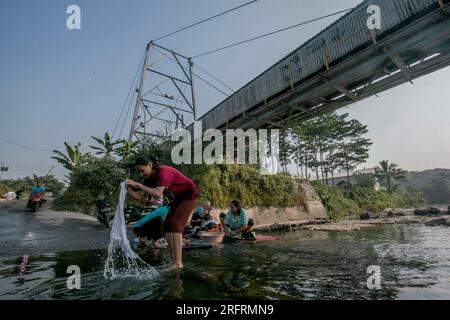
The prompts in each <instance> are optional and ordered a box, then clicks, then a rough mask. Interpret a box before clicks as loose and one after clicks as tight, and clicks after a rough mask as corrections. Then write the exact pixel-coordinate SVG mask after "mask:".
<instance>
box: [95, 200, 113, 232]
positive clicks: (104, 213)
mask: <svg viewBox="0 0 450 320" xmlns="http://www.w3.org/2000/svg"><path fill="white" fill-rule="evenodd" d="M95 207H96V208H97V220H98V222H100V225H103V226H105V228H106V229H108V228H109V224H110V222H111V218H112V208H111V206H110V205H109V204H108V202H107V201H106V199H103V198H101V199H100V198H99V199H97V200H95Z"/></svg>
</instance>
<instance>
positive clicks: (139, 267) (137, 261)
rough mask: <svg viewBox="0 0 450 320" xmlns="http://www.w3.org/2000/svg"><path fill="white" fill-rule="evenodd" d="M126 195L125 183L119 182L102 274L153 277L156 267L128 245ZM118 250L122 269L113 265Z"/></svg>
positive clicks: (156, 274) (113, 276)
mask: <svg viewBox="0 0 450 320" xmlns="http://www.w3.org/2000/svg"><path fill="white" fill-rule="evenodd" d="M126 195H127V189H126V185H125V182H122V183H121V184H120V195H119V202H118V203H117V207H116V211H115V213H114V220H113V225H112V228H111V233H110V239H109V246H108V258H107V259H106V262H105V270H104V272H103V274H104V276H105V278H108V275H110V276H111V279H113V278H115V277H117V276H120V275H122V276H146V277H147V278H148V277H151V278H154V277H156V276H158V272H157V271H156V269H155V268H153V267H152V266H150V265H148V264H147V263H146V262H145V261H143V260H142V259H141V258H140V257H139V255H137V254H136V253H135V252H134V251H133V250H132V249H131V247H130V242H129V241H128V237H127V226H126V223H125V214H124V204H125V198H126ZM119 250H120V251H121V252H122V254H123V262H124V267H125V270H123V271H119V270H116V266H115V265H114V258H115V255H116V253H117V252H118V251H119Z"/></svg>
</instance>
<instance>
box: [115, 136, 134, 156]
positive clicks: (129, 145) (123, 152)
mask: <svg viewBox="0 0 450 320" xmlns="http://www.w3.org/2000/svg"><path fill="white" fill-rule="evenodd" d="M120 143H121V144H122V145H121V146H120V147H118V148H117V149H116V150H115V152H116V154H117V155H118V156H119V157H121V158H122V159H126V158H129V157H130V156H132V155H134V154H135V153H136V147H137V146H138V144H139V141H134V142H130V141H128V140H120Z"/></svg>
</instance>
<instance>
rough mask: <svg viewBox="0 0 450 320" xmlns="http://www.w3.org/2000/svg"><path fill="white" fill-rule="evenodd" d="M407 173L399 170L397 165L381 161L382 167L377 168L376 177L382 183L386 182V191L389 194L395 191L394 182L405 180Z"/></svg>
mask: <svg viewBox="0 0 450 320" xmlns="http://www.w3.org/2000/svg"><path fill="white" fill-rule="evenodd" d="M405 174H406V171H404V170H402V169H400V168H398V165H397V164H395V163H389V161H388V160H382V161H380V165H379V166H378V167H376V168H375V176H376V177H377V178H378V180H379V181H380V182H383V181H384V182H386V189H387V191H388V192H391V191H392V190H393V186H392V183H393V180H403V179H405Z"/></svg>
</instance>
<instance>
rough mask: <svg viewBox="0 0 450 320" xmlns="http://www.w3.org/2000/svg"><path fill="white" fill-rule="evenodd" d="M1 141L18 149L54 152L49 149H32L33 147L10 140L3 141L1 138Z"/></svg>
mask: <svg viewBox="0 0 450 320" xmlns="http://www.w3.org/2000/svg"><path fill="white" fill-rule="evenodd" d="M0 141H1V142H4V143H8V144H11V145H14V146H17V147H22V148H27V149H33V150H37V151H44V152H52V150H49V149H42V148H36V147H32V146H27V145H24V144H20V143H16V142H13V141H10V140H5V139H1V138H0Z"/></svg>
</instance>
